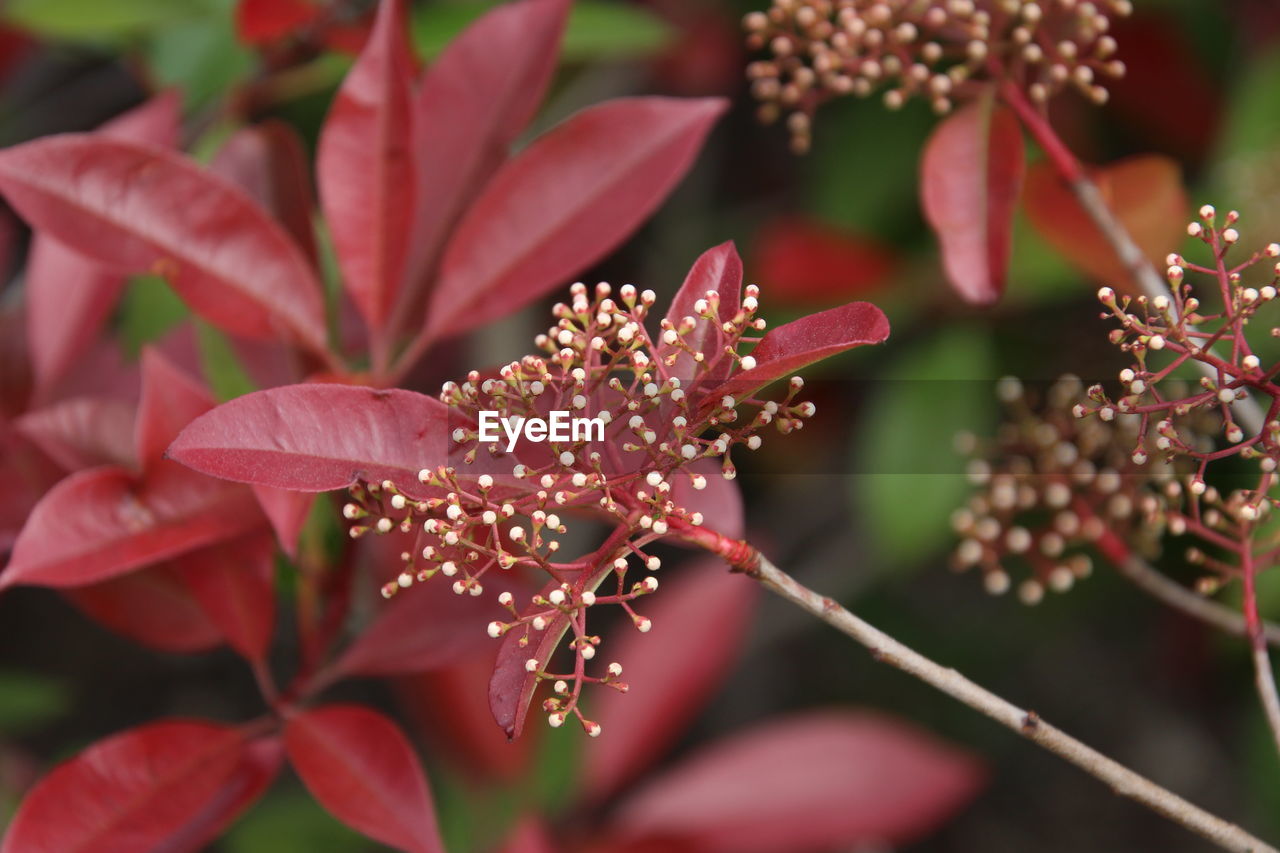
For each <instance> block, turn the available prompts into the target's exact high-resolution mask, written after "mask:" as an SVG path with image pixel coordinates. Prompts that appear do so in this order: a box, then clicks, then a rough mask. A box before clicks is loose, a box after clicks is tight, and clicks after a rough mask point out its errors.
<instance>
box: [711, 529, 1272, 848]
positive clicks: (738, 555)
mask: <svg viewBox="0 0 1280 853" xmlns="http://www.w3.org/2000/svg"><path fill="white" fill-rule="evenodd" d="M702 544H707V543H706V542H704V543H702ZM717 544H718V545H719V548H718V549H714V550H717V552H718V553H721V555H722V556H726V557H730V558H731V562H732V563H733V565H734V568H735V570H736V571H740V572H742V573H744V574H747V575H749V576H751V577H753V578H755V579H756V580H757V581H759V582H760V583H761V584H762V585H763V586H764V587H766V588H767V589H769V590H770V591H771V592H773V593H775V594H777V595H778V596H780V597H782V598H784V599H786V600H787V601H790V602H791V603H792V604H795V605H796V606H798V607H800V608H801V609H802V610H805V611H808V612H809V613H811V614H813V615H814V616H816V617H818V618H819V619H821V620H822V621H823V622H826V623H827V624H828V625H831V626H832V627H833V628H835V629H836V630H838V631H840V632H841V633H843V634H845V635H847V636H849V637H851V638H853V639H854V640H856V641H857V642H859V643H861V644H862V645H863V646H865V647H866V648H867V649H869V650H870V652H871V656H872V657H873V658H875V659H876V660H877V661H880V662H882V663H887V664H889V665H891V666H893V667H896V668H897V669H900V670H902V671H903V672H905V673H908V674H909V675H913V676H915V677H916V678H918V679H920V680H921V681H923V682H925V683H926V684H929V685H932V686H933V687H936V688H937V689H938V690H941V691H942V692H943V693H946V694H947V695H949V696H951V697H952V698H954V699H957V700H959V701H961V702H963V703H964V704H966V705H968V706H969V707H970V708H973V709H974V710H975V711H978V712H979V713H981V714H984V715H986V716H988V717H990V718H991V719H993V720H995V721H996V722H998V723H1000V724H1001V725H1003V726H1005V727H1006V728H1009V729H1012V730H1013V731H1015V732H1017V733H1018V734H1020V735H1022V736H1023V737H1025V738H1027V739H1028V740H1030V741H1032V742H1034V743H1036V744H1039V745H1040V746H1041V747H1043V748H1045V749H1047V750H1048V751H1050V752H1052V753H1054V754H1055V755H1058V756H1059V757H1061V758H1064V759H1066V760H1067V761H1070V762H1071V763H1072V764H1074V765H1076V766H1077V767H1079V768H1080V769H1081V770H1084V771H1085V772H1086V773H1088V774H1089V775H1091V776H1093V777H1094V778H1096V779H1098V780H1100V781H1102V782H1103V783H1105V784H1106V785H1107V786H1109V787H1110V788H1111V789H1112V790H1113V791H1115V792H1116V793H1117V794H1119V795H1121V796H1123V797H1128V798H1129V799H1131V800H1134V801H1136V802H1139V803H1141V804H1143V805H1145V806H1146V807H1147V808H1149V809H1151V810H1152V811H1155V812H1156V813H1158V814H1161V815H1163V816H1165V817H1166V818H1168V819H1169V820H1171V821H1173V822H1174V823H1178V824H1181V825H1182V826H1184V827H1186V828H1187V829H1189V830H1191V831H1192V832H1194V833H1196V834H1198V835H1200V836H1202V837H1204V838H1207V839H1208V840H1210V841H1212V842H1213V843H1215V844H1217V845H1218V846H1219V847H1222V848H1223V849H1225V850H1232V851H1237V853H1277V851H1276V848H1274V847H1272V846H1271V845H1269V844H1267V843H1266V842H1264V841H1262V840H1260V839H1258V838H1255V837H1254V836H1252V835H1250V834H1249V833H1248V832H1246V831H1245V830H1243V829H1241V828H1240V827H1239V826H1236V825H1235V824H1233V823H1230V822H1228V821H1226V820H1223V819H1222V818H1220V817H1217V816H1216V815H1213V814H1210V813H1209V812H1207V811H1205V810H1204V809H1201V808H1199V807H1198V806H1195V805H1193V804H1191V803H1189V802H1187V801H1186V800H1184V799H1183V798H1181V797H1179V796H1178V795H1177V794H1175V793H1173V792H1172V791H1169V790H1167V789H1165V788H1162V787H1160V786H1159V785H1157V784H1155V783H1154V782H1152V781H1151V780H1149V779H1147V778H1146V777H1144V776H1140V775H1138V774H1137V773H1135V772H1133V771H1132V770H1130V769H1129V768H1127V767H1125V766H1124V765H1122V764H1120V763H1119V762H1117V761H1115V760H1113V759H1111V758H1108V757H1107V756H1105V755H1103V754H1102V753H1100V752H1098V751H1097V750H1095V749H1093V748H1091V747H1089V746H1086V745H1085V744H1083V743H1081V742H1080V741H1078V740H1076V739H1075V738H1073V737H1071V736H1070V735H1068V734H1067V733H1066V732H1063V731H1062V730H1060V729H1058V728H1056V727H1054V726H1052V725H1050V724H1049V723H1047V722H1045V721H1044V720H1043V719H1041V718H1040V716H1039V715H1037V714H1036V712H1034V711H1028V710H1025V709H1023V708H1019V707H1018V706H1016V705H1014V704H1012V703H1010V702H1007V701H1005V700H1004V699H1002V698H1000V697H999V696H997V695H995V694H994V693H992V692H991V691H990V690H987V689H986V688H984V687H981V686H979V685H978V684H975V683H974V682H972V681H970V680H969V679H967V678H965V677H964V676H963V675H961V674H960V673H959V672H957V671H956V670H954V669H951V668H948V667H944V666H942V665H940V664H938V663H935V662H934V661H932V660H930V659H929V658H927V657H925V656H924V655H922V654H920V653H919V652H917V651H915V650H914V649H911V648H909V647H908V646H906V645H903V644H902V643H900V642H898V641H897V640H895V639H894V638H893V637H890V636H889V635H888V634H886V633H884V632H883V631H881V630H880V629H878V628H876V627H875V626H873V625H871V624H869V623H867V622H865V621H863V620H862V619H860V618H858V617H857V616H855V615H854V614H853V613H851V612H849V611H848V610H846V609H845V608H844V607H842V606H840V604H839V603H837V602H836V601H835V600H833V599H831V598H827V597H825V596H822V595H819V594H818V593H816V592H814V591H813V590H811V589H809V588H808V587H806V586H804V585H803V584H801V583H800V582H798V581H797V580H796V579H795V578H793V577H791V576H790V575H788V574H787V573H786V572H784V571H782V570H781V569H779V568H778V567H777V566H775V565H774V564H773V563H771V562H769V560H768V559H767V558H766V557H764V555H762V554H760V553H759V552H758V551H756V550H755V549H754V548H752V547H750V546H749V545H747V543H745V542H732V541H731V540H723V541H722V542H719V543H717Z"/></svg>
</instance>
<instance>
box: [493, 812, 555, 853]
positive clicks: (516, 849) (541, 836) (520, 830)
mask: <svg viewBox="0 0 1280 853" xmlns="http://www.w3.org/2000/svg"><path fill="white" fill-rule="evenodd" d="M499 850H500V851H501V853H556V850H557V847H556V842H555V839H554V838H553V837H552V835H551V832H550V830H549V829H547V826H546V824H544V823H543V822H542V821H541V820H539V819H537V818H535V817H526V818H523V819H521V821H520V822H519V823H517V824H516V825H515V828H514V829H512V830H511V834H510V835H508V836H507V839H506V840H505V841H503V842H502V847H500V848H499Z"/></svg>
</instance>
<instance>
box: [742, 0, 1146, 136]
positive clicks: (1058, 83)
mask: <svg viewBox="0 0 1280 853" xmlns="http://www.w3.org/2000/svg"><path fill="white" fill-rule="evenodd" d="M1131 5H1132V4H1131V3H1130V2H1129V0H1096V2H1086V0H925V1H924V2H922V0H774V2H773V5H772V6H771V7H770V8H769V9H768V10H767V11H764V12H752V13H750V14H748V15H747V16H746V17H745V18H744V20H743V24H744V26H745V28H746V31H747V44H748V46H749V47H750V48H751V49H753V50H762V51H767V52H768V53H769V54H770V56H769V58H767V59H761V60H758V61H756V62H753V63H751V65H749V66H748V68H747V75H748V78H749V79H750V80H751V85H752V92H753V93H754V94H755V96H756V98H758V99H759V100H760V101H761V107H760V117H761V119H762V120H763V121H765V122H773V121H776V120H777V119H779V118H781V117H783V116H785V117H786V121H787V126H788V128H789V129H790V131H791V134H792V145H793V147H794V148H795V149H796V150H797V152H803V151H805V150H807V149H808V147H809V141H810V128H811V123H812V118H813V114H814V112H815V110H816V109H817V108H818V106H819V105H821V104H822V103H823V102H824V101H826V100H828V99H830V98H832V97H837V96H840V95H847V94H853V95H858V96H866V95H870V94H872V93H873V92H877V91H880V92H883V97H884V102H885V104H886V105H887V106H888V107H889V108H891V109H896V108H898V107H900V106H902V104H903V103H905V102H906V100H907V99H908V98H911V97H915V96H919V97H922V98H925V99H927V100H928V101H929V102H930V104H931V105H932V106H933V108H934V110H936V111H937V112H939V113H945V112H947V111H948V110H950V109H951V107H952V105H953V104H954V103H956V102H957V101H960V100H963V99H965V98H967V97H971V96H972V95H973V94H975V93H976V92H978V91H980V90H981V88H983V87H984V86H985V85H987V84H988V83H989V82H991V81H1003V80H1009V81H1012V82H1013V83H1015V84H1016V85H1018V86H1019V87H1021V88H1023V89H1024V90H1025V92H1026V93H1027V95H1028V96H1029V97H1030V98H1031V99H1032V100H1033V101H1034V102H1036V103H1044V102H1046V101H1047V100H1048V99H1049V97H1050V96H1051V95H1053V94H1055V93H1057V92H1059V91H1061V90H1063V89H1065V88H1068V87H1070V88H1074V89H1076V90H1078V91H1079V92H1081V93H1082V94H1083V95H1084V96H1085V97H1087V98H1089V99H1090V100H1092V101H1094V102H1096V103H1102V102H1104V101H1105V100H1106V99H1107V90H1106V88H1105V87H1104V86H1103V85H1102V81H1103V80H1105V79H1106V78H1116V77H1119V76H1121V75H1122V74H1123V73H1124V64H1123V63H1122V62H1120V61H1119V60H1118V59H1116V58H1115V52H1116V41H1115V39H1114V38H1112V37H1111V36H1110V35H1109V34H1108V30H1109V29H1110V23H1111V18H1112V17H1113V16H1124V15H1128V14H1129V12H1130V10H1131Z"/></svg>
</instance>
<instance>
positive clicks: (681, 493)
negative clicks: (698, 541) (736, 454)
mask: <svg viewBox="0 0 1280 853" xmlns="http://www.w3.org/2000/svg"><path fill="white" fill-rule="evenodd" d="M723 471H724V469H723V467H722V466H721V464H720V462H719V461H717V460H715V459H699V460H698V461H697V462H694V463H693V464H692V465H689V466H688V468H687V471H686V472H681V473H678V474H675V475H674V476H673V477H672V481H671V499H672V500H673V501H675V503H676V506H680V507H684V508H685V509H687V510H688V511H689V512H700V513H702V526H703V527H705V528H707V529H708V530H714V531H715V532H716V533H719V534H721V535H723V536H728V537H729V538H730V539H741V538H742V537H743V536H744V535H745V533H746V518H745V516H744V514H743V510H742V489H740V488H739V487H738V482H737V480H726V479H725V478H724V473H723ZM689 474H701V475H702V476H703V477H704V478H706V481H707V484H706V486H704V487H703V488H702V489H695V488H694V487H693V485H692V483H691V481H690V478H689V476H688V475H689Z"/></svg>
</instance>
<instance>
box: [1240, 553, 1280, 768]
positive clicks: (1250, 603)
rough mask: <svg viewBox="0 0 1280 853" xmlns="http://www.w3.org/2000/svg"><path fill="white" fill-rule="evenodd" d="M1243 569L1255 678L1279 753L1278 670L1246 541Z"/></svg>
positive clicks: (1246, 613) (1279, 707)
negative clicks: (1265, 631)
mask: <svg viewBox="0 0 1280 853" xmlns="http://www.w3.org/2000/svg"><path fill="white" fill-rule="evenodd" d="M1240 568H1241V569H1242V571H1243V573H1244V621H1245V626H1246V631H1247V633H1248V636H1249V643H1250V645H1252V646H1253V679H1254V683H1255V684H1256V685H1257V688H1258V698H1259V699H1261V700H1262V711H1263V714H1264V715H1265V716H1266V718H1267V725H1268V726H1270V727H1271V736H1272V737H1273V738H1275V742H1276V751H1277V752H1280V695H1278V694H1277V693H1276V678H1275V673H1274V672H1273V670H1272V669H1271V658H1270V657H1269V656H1268V655H1267V638H1266V636H1264V634H1263V623H1262V617H1261V616H1260V615H1259V614H1258V589H1257V584H1256V583H1255V581H1256V577H1257V567H1256V566H1255V565H1254V561H1253V552H1252V551H1251V550H1250V548H1249V544H1248V543H1247V542H1246V543H1245V546H1244V547H1243V548H1241V549H1240Z"/></svg>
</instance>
